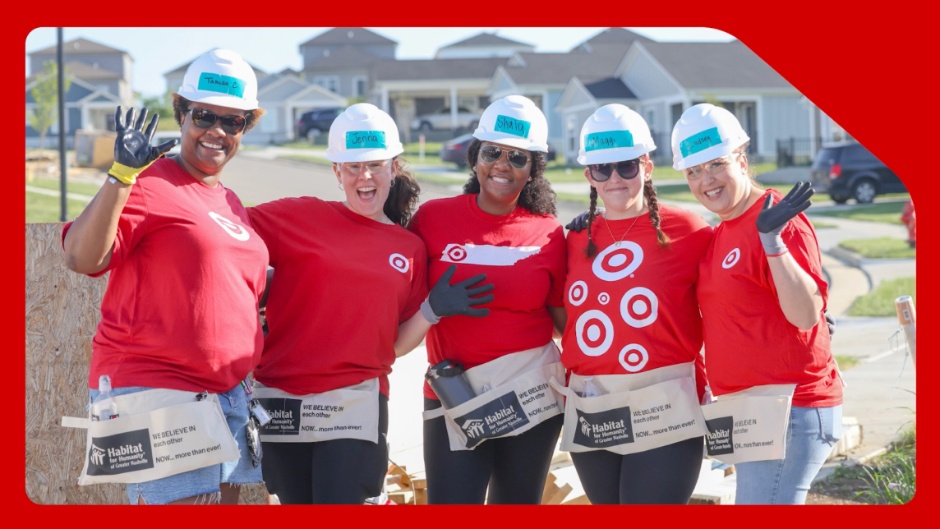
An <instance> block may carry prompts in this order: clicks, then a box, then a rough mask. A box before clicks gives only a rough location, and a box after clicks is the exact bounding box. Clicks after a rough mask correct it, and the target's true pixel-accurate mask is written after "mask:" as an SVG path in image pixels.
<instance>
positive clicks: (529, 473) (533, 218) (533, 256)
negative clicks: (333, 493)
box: [409, 96, 565, 504]
mask: <svg viewBox="0 0 940 529" xmlns="http://www.w3.org/2000/svg"><path fill="white" fill-rule="evenodd" d="M473 136H474V141H473V142H472V143H471V144H470V146H469V148H468V152H467V162H468V166H469V167H470V168H471V176H470V179H469V180H468V182H467V183H466V185H465V186H464V194H463V195H460V196H457V197H453V198H443V199H437V200H430V201H428V202H426V203H424V204H423V205H422V206H421V207H420V208H419V209H418V211H417V212H416V213H415V216H414V218H413V219H412V220H411V224H410V225H409V228H410V229H411V230H412V231H414V232H415V233H417V234H418V235H419V236H420V237H421V238H422V239H423V240H424V242H425V244H426V245H427V252H428V258H429V260H430V264H429V277H430V279H431V281H432V282H433V281H435V280H436V279H437V278H439V277H442V276H443V275H444V274H445V273H446V272H445V271H447V270H451V269H452V267H453V266H454V265H456V273H454V277H455V278H465V277H471V276H473V275H474V274H479V273H485V274H486V275H487V278H488V279H489V280H490V281H492V283H493V284H494V285H495V289H494V291H493V292H494V294H495V296H496V300H495V301H494V302H493V303H491V304H490V305H489V307H490V309H491V312H490V314H489V315H488V316H485V317H483V318H477V319H472V318H464V317H457V318H449V319H447V320H444V321H441V323H440V324H438V325H435V326H434V328H432V329H431V331H430V332H429V333H428V337H427V342H426V343H427V350H428V361H429V362H430V364H431V365H432V366H435V367H439V364H441V363H442V362H444V361H449V362H452V363H454V364H459V365H461V366H462V368H463V369H464V376H465V377H466V379H467V381H468V382H469V385H470V387H471V388H472V392H473V393H474V394H475V395H476V396H475V397H474V398H472V399H470V400H468V401H466V402H463V403H460V404H459V405H458V403H457V402H454V401H450V403H449V406H448V407H447V408H445V407H442V400H447V399H445V398H444V397H442V396H441V395H437V394H436V393H435V392H434V390H433V389H432V387H431V385H430V383H428V384H425V387H424V395H425V415H424V416H425V422H424V460H425V470H426V473H427V480H428V503H432V504H482V503H484V502H486V503H490V504H495V503H503V504H505V503H513V504H537V503H539V502H540V501H541V498H542V491H543V488H544V485H545V479H546V477H547V474H548V470H549V464H550V463H551V459H552V454H553V453H554V450H555V447H556V444H557V440H558V433H559V431H560V429H561V424H562V417H561V402H562V398H561V396H560V395H559V394H558V393H556V392H555V391H554V390H552V388H551V387H549V385H548V381H549V380H550V379H551V378H552V377H555V378H558V379H561V378H562V377H563V376H564V373H563V371H564V370H563V368H562V366H561V362H560V359H559V352H558V349H557V348H556V347H555V344H554V342H553V341H552V334H553V331H554V329H556V328H557V329H558V330H559V331H560V329H561V325H562V323H563V312H564V309H563V307H562V303H563V302H562V294H563V292H562V289H563V288H564V281H565V243H564V230H563V228H562V226H561V224H559V222H558V220H557V219H556V218H555V217H554V213H555V194H554V192H553V191H552V190H551V186H550V184H549V182H548V181H547V180H545V178H544V172H545V164H546V153H547V152H548V143H547V140H548V127H547V123H546V120H545V116H544V115H543V114H542V111H541V110H539V108H538V107H536V106H535V104H534V103H533V102H532V101H531V100H529V99H528V98H525V97H522V96H508V97H505V98H503V99H500V100H497V101H494V102H493V103H492V104H490V105H489V106H488V107H487V108H486V110H485V111H484V112H483V115H482V116H481V118H480V124H479V127H477V129H476V131H475V132H474V133H473ZM435 372H436V371H435ZM432 373H433V372H429V374H432ZM468 396H469V395H468Z"/></svg>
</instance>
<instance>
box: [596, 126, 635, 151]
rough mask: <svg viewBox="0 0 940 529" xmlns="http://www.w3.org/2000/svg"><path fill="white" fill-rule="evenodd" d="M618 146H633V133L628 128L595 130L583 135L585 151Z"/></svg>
mask: <svg viewBox="0 0 940 529" xmlns="http://www.w3.org/2000/svg"><path fill="white" fill-rule="evenodd" d="M619 147H633V134H630V131H629V130H609V131H607V132H595V133H594V134H588V135H587V136H585V137H584V150H585V152H589V151H597V150H602V149H617V148H619Z"/></svg>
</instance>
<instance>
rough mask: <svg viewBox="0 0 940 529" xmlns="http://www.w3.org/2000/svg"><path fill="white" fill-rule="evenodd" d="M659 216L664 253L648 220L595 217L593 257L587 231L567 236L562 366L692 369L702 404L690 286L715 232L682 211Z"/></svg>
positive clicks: (611, 371) (576, 369)
mask: <svg viewBox="0 0 940 529" xmlns="http://www.w3.org/2000/svg"><path fill="white" fill-rule="evenodd" d="M659 213H660V219H661V222H660V227H661V229H662V230H663V232H665V233H666V235H668V236H669V238H670V243H669V246H666V247H662V246H660V245H659V242H658V241H657V239H656V229H655V228H654V227H653V224H652V223H651V222H650V218H649V215H647V214H644V215H641V216H640V217H637V218H630V219H624V220H612V221H607V220H605V219H603V218H601V217H600V216H598V217H597V218H595V219H594V223H593V224H592V226H591V238H592V239H593V241H594V244H595V245H596V246H597V250H598V251H597V253H596V254H595V256H594V257H593V258H588V257H587V253H586V249H587V242H588V232H587V230H582V231H581V232H575V231H569V232H568V280H567V282H566V284H565V292H566V294H565V310H566V312H567V314H568V323H567V325H566V326H565V332H564V335H563V337H562V342H561V343H562V354H561V359H562V362H564V364H565V368H566V369H567V370H568V371H569V373H576V374H578V375H585V376H586V375H622V374H630V373H639V372H643V371H650V370H653V369H657V368H660V367H665V366H670V365H675V364H681V363H685V362H695V365H696V385H697V389H698V393H699V399H700V400H701V397H702V394H703V393H704V388H705V373H704V370H703V368H702V355H701V354H700V352H701V349H702V320H701V317H700V315H699V308H698V301H697V299H696V296H695V286H696V281H698V263H699V260H700V259H701V257H702V255H703V254H704V252H705V250H706V248H707V247H708V244H709V243H710V242H711V238H712V229H711V227H710V226H709V225H708V223H707V222H705V220H704V219H702V218H701V217H700V216H698V215H695V214H693V213H691V212H689V211H686V210H683V209H679V208H673V207H670V206H665V205H660V207H659ZM634 222H635V224H634ZM608 226H609V230H608ZM631 226H632V227H631ZM628 230H629V231H628ZM611 233H613V237H612V236H611ZM624 235H626V237H625V238H624V239H623V242H621V243H620V244H619V246H617V245H615V243H616V242H617V241H619V240H620V238H621V237H623V236H624Z"/></svg>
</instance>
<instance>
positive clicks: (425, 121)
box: [411, 107, 480, 131]
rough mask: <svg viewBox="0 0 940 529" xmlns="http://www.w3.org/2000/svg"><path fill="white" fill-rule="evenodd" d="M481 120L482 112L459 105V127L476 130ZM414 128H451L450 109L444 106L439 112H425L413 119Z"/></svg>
mask: <svg viewBox="0 0 940 529" xmlns="http://www.w3.org/2000/svg"><path fill="white" fill-rule="evenodd" d="M479 122H480V113H479V112H473V111H471V110H469V109H467V108H464V107H457V128H458V129H467V130H470V131H472V130H474V129H475V128H477V124H478V123H479ZM411 128H412V130H434V129H451V128H453V127H452V122H451V119H450V109H449V108H442V109H440V110H438V111H437V112H432V113H430V114H423V115H421V116H418V117H416V118H414V119H413V120H411Z"/></svg>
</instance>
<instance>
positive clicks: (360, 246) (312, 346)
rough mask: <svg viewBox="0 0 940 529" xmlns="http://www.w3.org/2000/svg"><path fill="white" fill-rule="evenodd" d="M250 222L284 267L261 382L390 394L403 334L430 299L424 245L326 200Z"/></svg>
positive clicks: (279, 204)
mask: <svg viewBox="0 0 940 529" xmlns="http://www.w3.org/2000/svg"><path fill="white" fill-rule="evenodd" d="M248 214H249V215H250V217H251V224H252V227H253V228H254V229H255V231H257V232H258V234H259V235H260V236H261V238H262V239H263V240H264V242H265V243H266V244H267V246H268V251H269V252H270V253H271V266H273V267H274V278H273V279H272V280H271V288H270V291H269V293H268V304H267V308H266V309H265V316H266V317H267V320H268V335H267V337H266V338H265V340H264V354H263V355H262V356H261V363H260V364H259V365H258V368H257V369H256V370H255V378H256V379H258V381H259V382H261V383H262V384H264V385H266V386H270V387H275V388H278V389H281V390H284V391H287V392H289V393H293V394H295V395H305V394H308V393H323V392H325V391H330V390H334V389H338V388H344V387H348V386H352V385H355V384H358V383H360V382H363V381H365V380H370V379H373V378H378V379H379V390H380V391H381V392H382V393H383V394H384V395H386V396H388V394H389V382H388V375H389V373H391V372H392V363H393V362H394V361H395V347H394V346H395V340H396V339H397V338H398V326H399V325H401V324H402V323H403V322H405V321H407V320H408V319H409V318H411V317H412V316H413V315H414V314H415V313H416V312H418V308H419V307H420V305H421V302H422V301H423V300H424V298H425V297H427V294H428V290H427V279H426V274H427V258H426V257H425V250H424V244H423V243H422V242H421V240H420V239H419V238H417V237H415V235H414V234H413V233H410V232H409V231H408V230H406V229H404V228H402V227H401V226H399V225H397V224H382V223H381V222H376V221H374V220H372V219H369V218H367V217H364V216H362V215H359V214H358V213H355V212H353V211H351V210H350V209H349V208H347V207H346V206H345V205H343V203H342V202H327V201H324V200H321V199H319V198H316V197H297V198H282V199H279V200H274V201H272V202H267V203H264V204H261V205H258V206H255V207H251V208H248Z"/></svg>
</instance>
